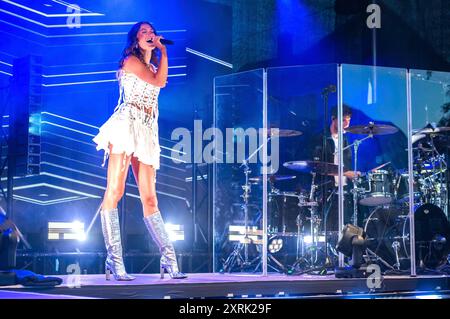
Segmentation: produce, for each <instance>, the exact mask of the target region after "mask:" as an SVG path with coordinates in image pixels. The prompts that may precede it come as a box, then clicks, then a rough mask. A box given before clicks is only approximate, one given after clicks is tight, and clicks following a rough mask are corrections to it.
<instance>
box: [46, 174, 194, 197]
mask: <svg viewBox="0 0 450 319" xmlns="http://www.w3.org/2000/svg"><path fill="white" fill-rule="evenodd" d="M41 175H45V176H50V177H54V178H58V179H62V180H66V181H69V182H74V183H78V184H81V185H85V186H90V187H94V188H97V189H101V190H105V187H102V186H98V185H95V184H91V183H86V182H82V181H78V180H74V179H71V178H67V177H64V176H61V175H56V174H51V173H47V172H42V173H41ZM127 185H128V184H127ZM132 186H133V185H132ZM156 193H158V194H162V195H166V196H169V197H174V198H178V199H181V200H186V198H184V197H180V196H176V195H173V194H169V193H165V192H161V191H159V190H157V191H156ZM126 194H127V195H128V196H130V197H134V198H138V199H140V197H139V196H137V195H134V194H131V193H126ZM92 196H95V195H90V197H92ZM95 198H99V197H95Z"/></svg>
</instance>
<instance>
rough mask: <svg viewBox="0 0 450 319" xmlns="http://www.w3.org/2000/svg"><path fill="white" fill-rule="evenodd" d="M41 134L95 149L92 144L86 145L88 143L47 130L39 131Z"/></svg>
mask: <svg viewBox="0 0 450 319" xmlns="http://www.w3.org/2000/svg"><path fill="white" fill-rule="evenodd" d="M43 133H45V134H49V135H53V136H57V137H59V138H63V139H66V140H70V141H74V142H78V143H82V144H86V145H89V146H92V147H95V144H94V142H92V143H88V142H85V141H81V140H77V139H75V138H71V137H67V136H64V135H61V134H55V133H52V132H50V131H47V130H41V134H43Z"/></svg>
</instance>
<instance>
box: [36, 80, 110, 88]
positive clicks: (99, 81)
mask: <svg viewBox="0 0 450 319" xmlns="http://www.w3.org/2000/svg"><path fill="white" fill-rule="evenodd" d="M105 82H117V80H98V81H84V82H70V83H56V84H42V86H44V87H54V86H69V85H80V84H92V83H105Z"/></svg>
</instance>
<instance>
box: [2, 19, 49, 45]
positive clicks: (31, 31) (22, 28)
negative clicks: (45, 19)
mask: <svg viewBox="0 0 450 319" xmlns="http://www.w3.org/2000/svg"><path fill="white" fill-rule="evenodd" d="M0 22H3V23H5V24H8V25H11V26H13V27H16V28H18V29H21V30H24V31H28V32H30V33H33V34H36V35H40V36H41V37H44V38H48V36H46V35H45V34H42V33H39V32H36V31H33V30H30V29H27V28H24V27H21V26H19V25H17V24H14V23H11V22H8V21H5V20H0ZM41 45H42V44H41ZM42 46H43V45H42Z"/></svg>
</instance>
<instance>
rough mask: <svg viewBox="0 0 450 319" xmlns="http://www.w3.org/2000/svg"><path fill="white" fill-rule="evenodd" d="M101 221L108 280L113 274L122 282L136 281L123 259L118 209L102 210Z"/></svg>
mask: <svg viewBox="0 0 450 319" xmlns="http://www.w3.org/2000/svg"><path fill="white" fill-rule="evenodd" d="M100 219H101V222H102V232H103V237H104V239H105V246H106V252H107V257H106V261H105V273H106V280H110V275H111V273H112V274H113V276H114V279H116V280H121V281H129V280H134V279H135V277H133V276H130V275H128V274H127V272H126V271H125V265H124V263H123V257H122V241H121V238H120V225H119V214H118V210H117V208H114V209H111V210H103V209H102V210H101V211H100Z"/></svg>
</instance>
